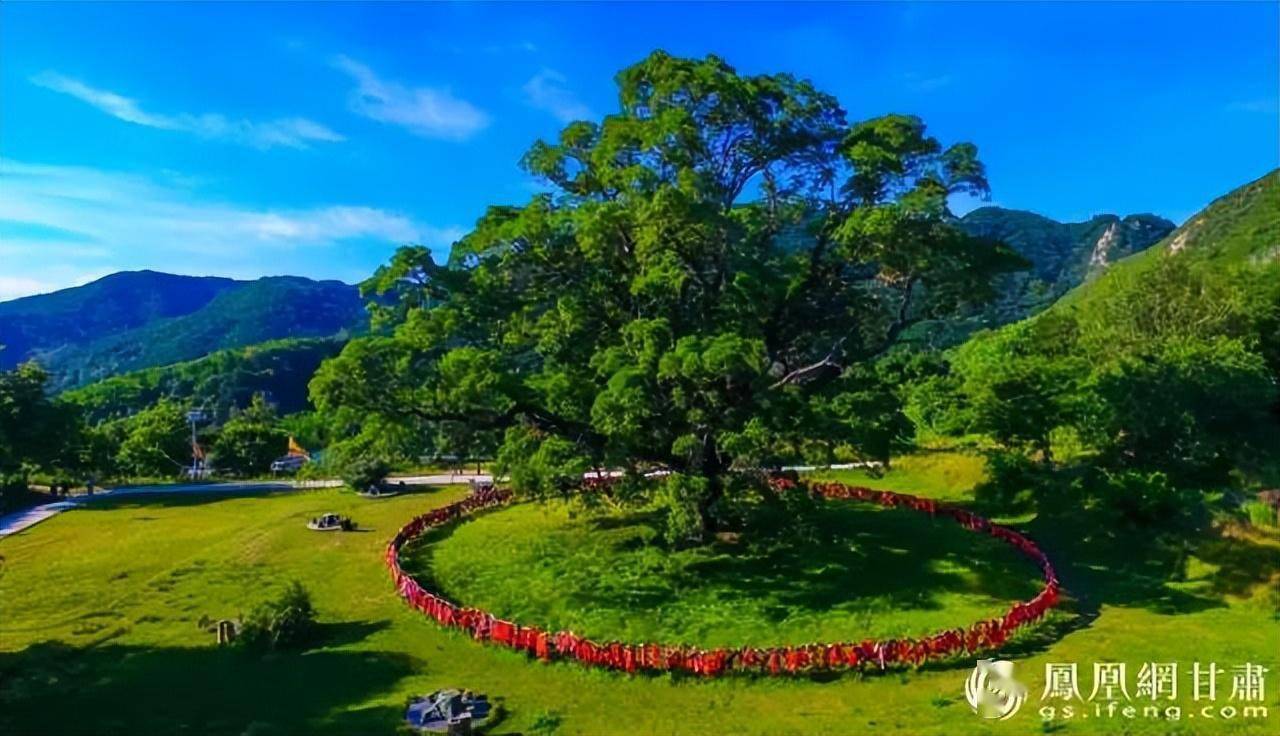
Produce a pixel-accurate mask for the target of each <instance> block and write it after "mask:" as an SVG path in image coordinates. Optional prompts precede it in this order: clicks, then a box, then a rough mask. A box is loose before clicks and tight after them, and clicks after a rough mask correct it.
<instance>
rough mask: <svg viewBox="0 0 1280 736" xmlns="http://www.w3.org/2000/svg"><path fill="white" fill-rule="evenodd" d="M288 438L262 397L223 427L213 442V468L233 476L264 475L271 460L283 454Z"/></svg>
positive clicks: (272, 409) (272, 408)
mask: <svg viewBox="0 0 1280 736" xmlns="http://www.w3.org/2000/svg"><path fill="white" fill-rule="evenodd" d="M288 439H289V435H288V433H287V432H285V430H284V429H283V428H282V427H281V426H280V418H279V417H278V416H277V415H276V410H275V407H273V406H271V405H270V404H268V403H267V400H266V398H265V397H263V395H262V394H254V395H253V399H252V400H251V401H250V402H249V405H248V406H247V407H245V408H244V409H241V410H239V411H237V412H235V413H234V414H232V416H231V418H230V419H228V420H227V423H226V424H224V425H222V429H221V430H219V432H218V437H217V439H216V440H214V443H213V466H214V467H216V468H217V469H218V470H221V471H226V472H229V473H232V474H234V475H253V474H254V473H265V472H266V471H267V470H268V469H269V468H270V467H271V461H272V460H275V459H276V458H278V457H280V456H281V455H283V454H284V453H285V450H286V449H287V445H288Z"/></svg>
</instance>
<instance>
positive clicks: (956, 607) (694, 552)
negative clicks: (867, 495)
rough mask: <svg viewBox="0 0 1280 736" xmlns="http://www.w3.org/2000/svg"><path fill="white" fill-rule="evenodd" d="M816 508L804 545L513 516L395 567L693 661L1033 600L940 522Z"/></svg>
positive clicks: (492, 520)
mask: <svg viewBox="0 0 1280 736" xmlns="http://www.w3.org/2000/svg"><path fill="white" fill-rule="evenodd" d="M828 506H829V507H830V508H829V509H828V513H826V514H824V515H823V517H822V518H821V522H822V523H821V525H820V526H819V527H818V528H817V529H815V530H813V533H812V535H808V534H806V535H805V536H804V537H803V538H794V539H788V538H787V535H783V539H782V540H781V541H780V542H779V543H777V544H776V545H770V546H768V547H765V548H763V549H755V548H752V547H749V546H748V545H747V544H746V543H745V542H743V541H741V540H739V541H736V542H732V543H719V544H715V545H712V546H709V547H700V548H694V549H669V548H667V547H666V546H665V545H663V544H661V543H660V536H659V533H658V531H657V530H656V529H655V528H654V524H653V523H652V522H651V520H650V519H648V518H647V517H646V515H644V514H641V513H634V514H629V515H623V516H619V515H615V514H609V515H600V516H585V515H571V513H570V508H569V507H567V506H566V504H563V503H553V504H536V503H531V504H521V505H519V506H516V507H514V508H511V509H506V510H500V511H496V512H493V513H489V514H486V515H484V516H482V517H481V518H479V519H477V520H476V521H474V522H470V523H465V524H462V525H460V526H459V527H458V528H457V530H456V531H454V532H453V533H451V534H447V536H444V538H443V539H442V540H441V541H439V542H436V543H428V544H423V545H417V546H414V547H411V548H410V554H407V555H406V560H405V566H406V569H407V570H409V571H411V572H414V573H415V574H419V577H421V578H423V579H426V578H427V577H429V576H431V575H434V579H435V581H436V583H437V585H438V586H439V587H440V589H441V590H443V591H444V592H445V593H446V594H448V595H449V596H450V597H451V598H453V599H454V600H458V601H465V602H467V603H469V604H474V605H477V606H480V607H482V608H485V609H487V610H489V611H492V612H493V613H495V614H497V615H499V616H502V617H506V618H510V619H512V620H516V621H520V622H524V623H530V624H537V625H539V626H542V627H544V628H549V629H551V630H553V631H554V630H559V629H570V630H573V631H576V632H578V633H580V634H584V635H586V636H590V637H592V638H594V639H597V640H599V641H608V640H610V639H617V640H620V641H631V642H647V641H653V642H662V643H682V642H683V643H689V644H696V645H699V646H704V647H713V646H717V647H718V646H730V647H739V646H744V645H751V646H761V647H763V646H770V645H775V644H804V643H808V642H813V641H858V640H861V639H864V638H869V637H874V638H893V637H897V636H903V635H909V636H921V635H926V634H931V633H934V632H936V631H940V630H943V629H947V628H952V627H955V626H957V625H968V624H970V623H973V622H975V621H978V620H980V619H985V618H992V617H995V616H999V615H1002V614H1003V613H1004V612H1005V611H1006V610H1008V608H1009V606H1010V605H1011V604H1013V603H1014V602H1015V601H1018V600H1027V599H1030V598H1032V597H1034V596H1035V594H1036V593H1037V592H1038V591H1039V587H1040V581H1039V570H1037V569H1036V567H1035V566H1034V565H1033V564H1031V563H1030V562H1028V561H1027V560H1026V559H1025V558H1023V557H1022V556H1021V555H1019V554H1018V553H1017V552H1016V551H1015V550H1013V549H1011V548H1010V547H1008V546H1006V545H1004V544H1002V543H1000V542H998V541H996V540H994V539H992V538H990V537H987V536H984V535H976V534H972V533H970V532H967V531H965V530H964V529H962V528H961V527H960V526H959V525H957V524H955V523H953V522H951V521H950V520H946V519H930V518H929V517H927V516H925V515H923V514H919V513H916V512H912V511H908V510H888V509H882V508H880V507H877V506H873V505H871V504H859V503H832V504H828ZM446 531H447V530H446Z"/></svg>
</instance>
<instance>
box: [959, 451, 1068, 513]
mask: <svg viewBox="0 0 1280 736" xmlns="http://www.w3.org/2000/svg"><path fill="white" fill-rule="evenodd" d="M1053 475H1054V471H1053V469H1052V468H1048V467H1046V466H1045V465H1044V463H1037V462H1034V461H1033V460H1031V458H1029V457H1027V456H1026V455H1024V454H1022V453H1020V452H1009V451H996V452H991V453H990V454H988V455H987V480H985V481H983V482H982V483H980V484H978V486H977V487H976V488H974V498H975V499H976V500H977V502H978V503H979V504H981V505H982V507H983V508H985V509H988V510H991V511H993V512H998V513H1001V514H1014V513H1022V512H1025V511H1028V510H1030V509H1031V508H1032V507H1033V506H1035V504H1036V502H1037V500H1038V499H1043V494H1044V492H1046V491H1048V492H1049V493H1055V494H1061V493H1062V492H1063V489H1061V488H1055V487H1056V486H1057V485H1059V484H1058V483H1057V482H1056V479H1055V478H1054V477H1053ZM1055 500H1062V499H1051V500H1050V506H1052V505H1053V503H1052V501H1055Z"/></svg>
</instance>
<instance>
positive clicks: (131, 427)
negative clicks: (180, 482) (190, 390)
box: [118, 399, 191, 476]
mask: <svg viewBox="0 0 1280 736" xmlns="http://www.w3.org/2000/svg"><path fill="white" fill-rule="evenodd" d="M190 457H191V434H190V429H189V428H188V425H187V415H186V412H185V411H184V410H183V408H182V406H181V405H180V404H178V402H176V401H172V400H170V399H161V400H160V401H158V402H156V404H155V405H153V406H151V407H150V408H148V409H145V410H143V411H141V412H138V413H137V414H136V415H134V416H133V417H130V418H129V419H128V420H126V421H125V437H124V441H123V442H121V443H120V454H119V456H118V461H119V464H120V467H121V469H123V470H124V471H125V472H128V473H133V474H134V475H142V476H169V475H175V474H176V473H177V472H178V471H179V470H181V469H182V468H183V467H184V466H185V465H186V463H187V461H188V459H189V458H190Z"/></svg>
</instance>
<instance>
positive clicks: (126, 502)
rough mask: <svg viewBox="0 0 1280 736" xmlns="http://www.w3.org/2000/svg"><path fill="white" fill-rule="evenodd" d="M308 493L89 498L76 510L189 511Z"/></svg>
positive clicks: (178, 493)
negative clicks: (218, 504)
mask: <svg viewBox="0 0 1280 736" xmlns="http://www.w3.org/2000/svg"><path fill="white" fill-rule="evenodd" d="M304 492H305V491H298V490H279V491H218V492H208V493H203V492H199V491H174V492H173V493H145V494H136V495H128V496H115V497H112V496H109V495H104V496H95V497H93V498H91V499H86V500H85V502H84V503H81V504H79V505H77V506H76V511H116V510H119V509H143V508H185V507H188V506H204V505H207V504H210V503H215V502H218V501H230V500H233V499H242V498H255V499H256V498H261V499H268V498H278V497H280V496H289V495H296V494H298V493H304Z"/></svg>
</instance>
